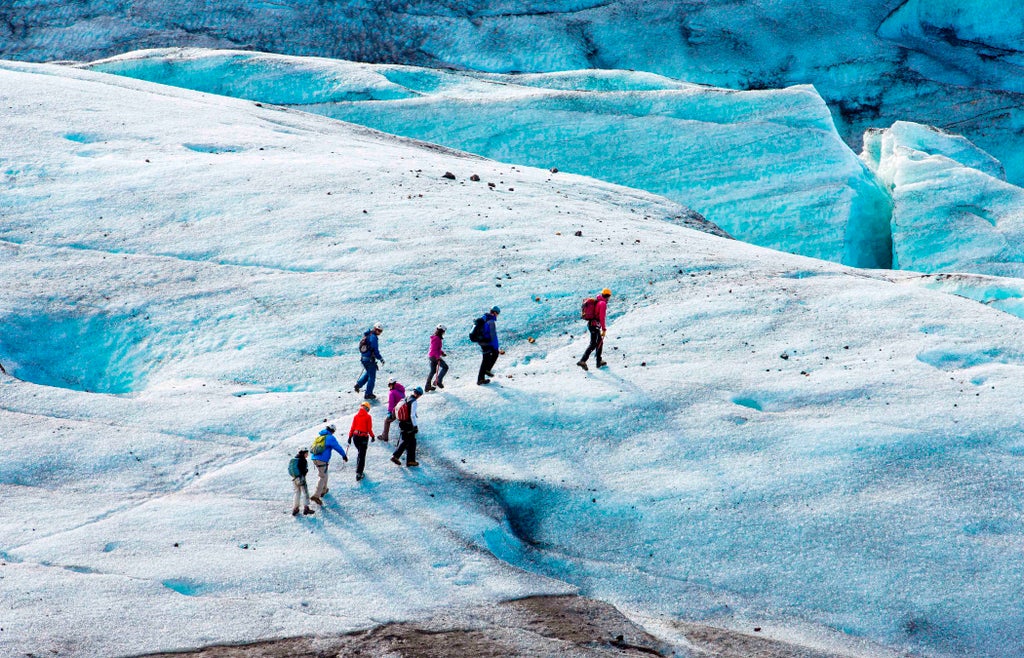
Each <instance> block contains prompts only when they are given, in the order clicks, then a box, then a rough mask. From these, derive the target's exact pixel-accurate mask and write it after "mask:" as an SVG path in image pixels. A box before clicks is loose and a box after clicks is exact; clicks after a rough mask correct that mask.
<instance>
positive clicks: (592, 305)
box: [580, 297, 597, 322]
mask: <svg viewBox="0 0 1024 658" xmlns="http://www.w3.org/2000/svg"><path fill="white" fill-rule="evenodd" d="M580 317H581V318H583V319H584V320H587V321H588V322H589V321H591V320H596V319H597V300H596V299H594V298H593V297H587V298H586V299H584V300H583V308H582V309H581V310H580Z"/></svg>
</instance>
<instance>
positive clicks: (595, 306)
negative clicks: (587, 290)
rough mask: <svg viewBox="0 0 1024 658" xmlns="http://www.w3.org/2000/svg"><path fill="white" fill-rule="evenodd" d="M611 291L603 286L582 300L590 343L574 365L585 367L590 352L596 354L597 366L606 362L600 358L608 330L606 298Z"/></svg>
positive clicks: (610, 294) (602, 365) (609, 296)
mask: <svg viewBox="0 0 1024 658" xmlns="http://www.w3.org/2000/svg"><path fill="white" fill-rule="evenodd" d="M611 296H612V291H611V290H609V289H608V288H605V289H604V290H602V291H601V294H600V295H597V296H596V297H594V298H592V299H587V300H586V301H584V302H583V319H584V320H586V321H587V330H588V331H589V332H590V345H588V346H587V351H586V352H584V353H583V358H582V359H580V360H579V361H577V362H576V365H578V366H579V367H581V368H583V369H584V370H589V368H587V359H589V358H590V355H591V353H593V354H595V355H596V356H597V367H598V368H603V367H605V366H606V365H608V364H607V362H605V360H604V359H602V358H601V350H603V349H604V334H605V332H606V331H607V330H608V325H607V322H606V316H607V314H608V300H609V299H611Z"/></svg>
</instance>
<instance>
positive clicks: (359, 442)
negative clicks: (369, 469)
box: [352, 436, 370, 475]
mask: <svg viewBox="0 0 1024 658" xmlns="http://www.w3.org/2000/svg"><path fill="white" fill-rule="evenodd" d="M352 443H354V444H355V446H356V450H357V451H358V452H359V456H358V457H356V475H359V474H360V473H362V472H363V467H364V466H366V446H367V445H369V443H370V437H368V436H353V437H352Z"/></svg>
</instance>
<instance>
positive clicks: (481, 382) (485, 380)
mask: <svg viewBox="0 0 1024 658" xmlns="http://www.w3.org/2000/svg"><path fill="white" fill-rule="evenodd" d="M490 383H491V380H489V379H478V380H477V381H476V385H477V386H483V385H484V384H490Z"/></svg>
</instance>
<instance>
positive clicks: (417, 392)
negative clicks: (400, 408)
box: [412, 386, 423, 396]
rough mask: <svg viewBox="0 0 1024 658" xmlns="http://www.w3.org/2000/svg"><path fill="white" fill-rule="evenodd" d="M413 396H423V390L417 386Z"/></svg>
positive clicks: (413, 390)
mask: <svg viewBox="0 0 1024 658" xmlns="http://www.w3.org/2000/svg"><path fill="white" fill-rule="evenodd" d="M412 394H413V395H415V396H420V395H423V389H422V388H420V387H419V386H417V387H416V388H414V389H412Z"/></svg>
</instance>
